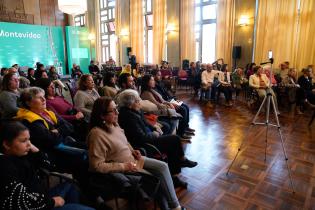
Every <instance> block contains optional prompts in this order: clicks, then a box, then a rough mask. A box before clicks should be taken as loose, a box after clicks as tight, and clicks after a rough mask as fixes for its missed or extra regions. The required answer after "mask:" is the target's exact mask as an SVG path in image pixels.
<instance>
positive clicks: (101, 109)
mask: <svg viewBox="0 0 315 210" xmlns="http://www.w3.org/2000/svg"><path fill="white" fill-rule="evenodd" d="M112 101H113V99H112V98H110V97H106V96H105V97H101V98H98V99H96V101H95V102H94V105H93V109H92V113H91V118H90V129H92V128H94V127H100V128H102V129H104V130H105V131H106V132H110V129H109V127H108V126H107V125H106V124H105V123H104V120H103V119H102V116H104V115H105V114H107V113H108V107H109V104H110V103H111V102H112ZM114 126H118V125H117V124H116V125H114Z"/></svg>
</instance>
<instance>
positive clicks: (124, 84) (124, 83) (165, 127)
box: [115, 73, 177, 134]
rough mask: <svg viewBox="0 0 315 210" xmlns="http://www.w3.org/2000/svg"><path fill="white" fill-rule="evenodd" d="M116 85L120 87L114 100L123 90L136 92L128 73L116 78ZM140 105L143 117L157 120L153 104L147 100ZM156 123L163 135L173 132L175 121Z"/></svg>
mask: <svg viewBox="0 0 315 210" xmlns="http://www.w3.org/2000/svg"><path fill="white" fill-rule="evenodd" d="M118 84H119V86H120V90H119V91H118V92H117V95H116V97H115V99H116V98H117V96H118V95H119V94H120V93H121V92H122V91H124V90H127V89H132V90H136V86H135V82H134V78H133V77H132V76H131V74H128V73H124V74H121V75H120V76H119V78H118ZM140 103H141V110H142V111H143V112H146V115H145V117H148V115H151V116H152V117H154V118H158V114H157V113H155V111H156V110H157V106H156V105H155V104H153V103H152V102H150V101H148V100H141V102H140ZM147 114H148V115H147ZM157 122H158V123H159V124H160V125H161V127H162V128H161V129H162V131H163V134H171V133H173V132H175V128H176V125H177V120H165V119H158V120H157Z"/></svg>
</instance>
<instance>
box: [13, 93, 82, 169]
mask: <svg viewBox="0 0 315 210" xmlns="http://www.w3.org/2000/svg"><path fill="white" fill-rule="evenodd" d="M20 100H21V105H22V107H23V108H20V109H19V110H18V112H17V114H16V117H15V118H16V119H17V120H20V121H22V122H23V123H24V124H25V125H26V127H28V128H29V130H30V134H31V139H32V143H33V144H34V145H35V146H37V147H38V148H39V149H40V150H42V151H44V152H46V153H47V155H48V157H49V159H50V160H51V161H52V162H53V163H55V164H56V165H57V167H58V169H60V170H66V171H69V170H70V171H71V172H74V173H76V172H79V171H80V172H79V173H78V174H80V173H81V170H82V171H84V168H86V167H87V161H86V157H85V153H86V151H85V150H84V149H78V148H75V147H72V146H71V145H75V146H79V145H80V144H78V143H76V141H75V140H74V139H73V138H71V137H70V136H71V135H73V127H72V125H71V124H70V123H68V122H66V121H65V120H63V119H62V118H60V117H58V116H56V115H55V113H54V112H52V111H48V110H47V109H46V99H45V92H44V90H42V89H41V88H38V87H31V88H26V89H24V90H23V92H22V93H21V97H20ZM68 145H70V146H68ZM80 146H81V145H80ZM82 146H83V145H82Z"/></svg>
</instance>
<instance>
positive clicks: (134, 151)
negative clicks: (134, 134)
mask: <svg viewBox="0 0 315 210" xmlns="http://www.w3.org/2000/svg"><path fill="white" fill-rule="evenodd" d="M132 155H133V157H134V158H135V159H136V160H140V158H141V156H142V155H141V153H140V151H139V150H133V152H132Z"/></svg>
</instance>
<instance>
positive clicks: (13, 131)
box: [0, 122, 93, 210]
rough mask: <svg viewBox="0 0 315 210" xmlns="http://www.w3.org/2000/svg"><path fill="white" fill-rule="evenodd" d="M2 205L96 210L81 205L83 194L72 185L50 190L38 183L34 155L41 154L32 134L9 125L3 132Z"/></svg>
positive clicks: (42, 209)
mask: <svg viewBox="0 0 315 210" xmlns="http://www.w3.org/2000/svg"><path fill="white" fill-rule="evenodd" d="M0 145H1V149H0V152H1V153H2V155H1V156H0V169H1V171H3V172H5V173H1V174H0V203H1V209H6V210H16V209H38V210H49V209H50V210H55V209H58V210H67V209H77V210H93V209H92V208H89V207H85V206H83V205H80V204H78V203H79V193H78V191H77V190H76V188H75V187H74V186H73V185H71V184H69V183H62V184H59V185H57V186H56V187H54V188H53V189H51V190H49V194H48V193H47V191H48V189H45V188H44V187H43V185H41V183H40V181H39V180H38V176H37V174H36V172H35V170H34V166H35V165H36V164H34V161H35V162H37V161H40V160H38V159H37V158H35V157H37V156H35V154H33V155H32V156H33V158H32V161H30V160H29V159H30V157H29V153H38V152H39V150H38V149H37V148H36V147H35V146H34V145H32V144H31V142H30V134H29V130H28V129H27V128H26V127H25V126H24V125H23V124H21V123H20V122H9V123H5V124H3V125H2V126H1V131H0Z"/></svg>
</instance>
